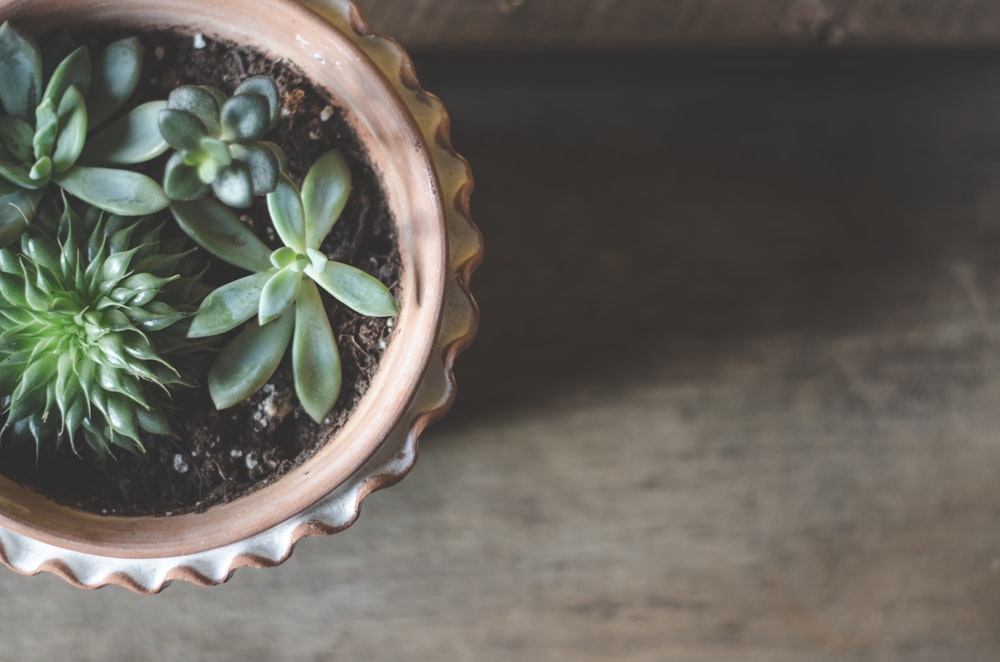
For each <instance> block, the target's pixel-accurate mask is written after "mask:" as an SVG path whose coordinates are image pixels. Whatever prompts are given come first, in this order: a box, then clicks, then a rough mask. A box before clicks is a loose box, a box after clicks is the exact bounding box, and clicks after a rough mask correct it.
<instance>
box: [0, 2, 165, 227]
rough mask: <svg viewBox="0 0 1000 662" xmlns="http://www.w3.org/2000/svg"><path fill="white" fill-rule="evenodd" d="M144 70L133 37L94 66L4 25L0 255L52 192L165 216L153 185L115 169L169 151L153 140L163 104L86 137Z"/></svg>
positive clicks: (74, 50) (76, 53)
mask: <svg viewBox="0 0 1000 662" xmlns="http://www.w3.org/2000/svg"><path fill="white" fill-rule="evenodd" d="M141 66H142V47H141V45H140V44H139V41H138V39H136V38H134V37H133V38H128V39H122V40H120V41H116V42H114V43H111V44H109V45H108V46H107V47H106V48H104V49H103V50H101V52H100V53H98V54H97V56H96V57H95V58H93V60H92V59H91V57H90V52H89V50H88V49H87V47H86V46H79V47H76V46H75V45H74V44H73V43H72V41H71V40H69V38H68V37H67V36H66V35H64V34H59V35H56V36H55V37H53V38H50V39H49V40H48V41H47V42H45V44H44V48H40V47H39V45H38V42H37V41H36V40H35V39H34V38H33V37H32V36H31V35H29V34H27V33H24V32H22V31H21V30H19V29H18V28H16V27H15V26H13V25H12V24H11V23H10V22H5V23H4V24H3V25H2V26H0V103H2V105H3V114H2V115H0V246H2V245H6V244H8V243H10V242H11V241H13V240H14V239H16V238H17V237H18V236H19V235H20V234H21V232H23V231H24V228H25V227H26V226H27V224H28V223H29V222H30V220H31V217H32V215H33V213H34V210H35V209H36V208H37V207H38V205H39V204H40V202H41V199H42V196H43V195H44V193H45V192H46V190H47V189H48V188H50V184H55V185H57V186H59V187H61V188H63V189H65V190H66V191H67V192H69V193H71V194H72V195H74V196H76V197H78V198H80V199H82V200H84V201H86V202H89V203H90V204H92V205H94V206H96V207H99V208H100V209H104V210H106V211H109V212H112V213H115V214H121V215H126V216H139V215H144V214H149V213H153V212H155V211H159V210H160V209H163V208H164V207H166V205H167V202H168V201H167V199H166V197H165V196H164V195H163V191H162V189H161V188H160V186H159V184H157V183H156V182H155V181H154V180H153V179H151V178H149V177H147V176H146V175H143V174H141V173H137V172H132V171H129V170H123V169H119V168H115V167H114V166H118V165H129V164H135V163H142V162H144V161H148V160H149V159H152V158H154V157H156V156H157V155H159V154H161V153H163V152H164V151H165V150H166V148H167V145H166V142H165V141H164V140H163V139H162V137H161V136H160V135H159V132H158V131H157V130H156V119H157V115H158V113H159V111H160V110H161V109H162V108H164V106H165V102H162V101H155V102H150V103H146V104H143V105H140V106H138V107H136V108H134V109H132V110H131V111H130V112H128V113H127V114H126V115H124V116H123V117H121V118H120V119H118V120H117V121H115V122H112V123H111V124H110V125H108V126H105V127H103V128H102V129H101V130H100V131H98V132H96V133H95V134H94V135H92V136H91V135H90V134H91V133H92V132H93V130H94V129H95V128H97V127H101V125H102V124H104V123H105V122H106V121H107V120H108V119H110V118H111V117H112V116H113V115H114V114H115V113H116V112H117V111H118V110H119V109H121V107H122V106H123V105H124V103H125V102H126V100H127V99H128V98H129V97H130V96H131V95H132V93H133V92H134V91H135V88H136V86H137V85H138V82H139V73H140V69H141Z"/></svg>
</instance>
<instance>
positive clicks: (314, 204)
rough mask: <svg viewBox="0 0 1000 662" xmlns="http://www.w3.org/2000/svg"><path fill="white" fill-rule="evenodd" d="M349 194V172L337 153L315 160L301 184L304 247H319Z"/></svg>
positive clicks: (333, 152)
mask: <svg viewBox="0 0 1000 662" xmlns="http://www.w3.org/2000/svg"><path fill="white" fill-rule="evenodd" d="M350 194H351V169H350V167H349V166H348V165H347V159H345V158H344V155H343V154H342V153H341V152H340V150H334V151H332V152H327V153H326V154H324V155H323V156H321V157H319V159H318V160H317V161H316V163H314V164H313V166H312V167H311V168H309V172H308V173H306V178H305V181H303V182H302V206H303V207H304V208H305V212H306V246H307V247H309V248H319V245H320V244H321V243H323V240H324V239H325V238H326V235H328V234H330V230H331V229H332V228H333V224H334V223H336V222H337V219H338V218H339V217H340V214H341V212H342V211H344V206H345V205H346V204H347V197H348V196H349V195H350Z"/></svg>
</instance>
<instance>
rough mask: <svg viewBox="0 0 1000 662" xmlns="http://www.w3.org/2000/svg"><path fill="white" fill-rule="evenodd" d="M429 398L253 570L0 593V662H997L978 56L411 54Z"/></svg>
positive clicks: (994, 269) (998, 415)
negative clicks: (388, 480)
mask: <svg viewBox="0 0 1000 662" xmlns="http://www.w3.org/2000/svg"><path fill="white" fill-rule="evenodd" d="M417 64H418V71H419V72H420V74H421V77H422V79H423V81H424V83H425V84H426V85H427V87H428V88H429V89H432V90H434V91H436V92H438V93H439V94H440V95H441V96H442V97H443V98H444V100H445V102H446V103H447V105H448V107H449V108H450V109H451V111H452V114H453V120H454V138H455V143H456V145H457V147H458V149H459V150H460V151H462V152H463V153H464V154H465V155H467V156H468V157H469V158H470V160H471V161H472V164H473V167H474V169H475V172H476V175H477V177H478V181H479V188H478V190H477V192H476V195H475V198H474V210H475V216H476V219H477V221H478V223H479V224H480V226H481V228H482V230H483V232H484V234H485V236H486V238H487V252H488V255H487V260H486V262H485V264H484V266H483V268H482V269H481V271H480V272H479V273H478V274H477V276H476V278H475V282H474V290H475V291H476V293H477V294H478V296H479V299H480V302H481V304H482V310H483V318H482V330H481V334H480V338H479V339H478V341H477V342H476V344H475V345H474V346H473V347H472V349H471V350H470V351H469V352H468V353H467V355H465V356H464V357H462V359H461V361H460V364H459V371H458V377H459V385H460V397H459V400H458V402H457V404H456V407H455V409H454V410H453V412H452V413H451V415H450V416H449V417H448V418H447V419H446V420H445V421H444V422H442V423H441V424H439V425H437V426H434V427H432V428H431V429H429V430H428V431H427V433H426V435H425V437H424V439H423V444H422V450H421V458H420V461H419V462H418V464H417V466H416V468H415V469H414V471H413V472H412V473H411V475H410V476H409V477H408V478H407V479H406V480H405V481H403V482H402V483H401V484H400V485H398V486H396V487H394V488H392V489H390V490H387V491H385V492H381V493H378V494H376V495H374V496H372V497H371V498H370V499H369V500H368V501H366V502H365V506H364V512H363V513H362V517H361V519H360V520H359V522H358V523H357V524H356V525H355V526H354V527H353V528H351V529H350V530H348V531H347V532H345V533H343V534H340V535H337V536H334V537H333V538H324V539H310V540H307V541H305V542H304V543H302V544H301V545H300V546H299V549H298V551H297V552H296V554H295V556H294V557H293V558H292V559H291V560H290V561H289V562H288V563H287V564H285V565H284V566H282V567H280V568H277V569H273V570H267V571H255V570H243V571H240V572H239V573H237V575H236V577H235V578H234V579H233V581H232V582H231V583H230V584H228V585H225V586H223V587H219V588H215V589H200V588H196V587H192V586H189V585H183V584H178V585H175V586H173V587H171V588H169V589H168V590H167V591H166V592H165V593H163V594H162V595H160V596H158V597H155V598H144V597H139V596H134V595H131V594H128V593H126V592H125V591H123V590H117V589H109V590H104V591H100V592H98V593H86V592H82V591H78V590H76V589H72V588H70V587H69V586H68V585H65V584H64V583H63V582H62V581H61V580H59V579H56V578H54V577H51V576H43V577H39V578H34V579H26V578H23V577H18V576H15V575H14V574H12V573H9V572H4V573H0V642H2V643H0V660H4V661H7V660H10V661H21V660H34V659H38V660H63V659H73V660H101V661H104V662H110V661H119V660H120V661H125V660H129V661H136V660H186V661H189V662H199V661H206V662H207V661H210V660H211V661H220V660H223V661H229V660H233V661H241V662H242V661H247V662H254V661H262V662H263V661H267V660H278V659H281V660H338V661H340V660H368V661H381V660H386V661H388V660H394V661H395V660H414V661H426V660H440V661H447V662H451V661H456V660H457V661H464V660H468V661H471V662H481V661H486V662H492V661H501V662H502V661H517V662H524V661H527V662H543V661H548V660H553V661H555V660H570V661H573V662H584V661H590V660H593V661H608V660H614V661H618V662H625V661H640V660H642V661H661V660H671V661H692V662H694V661H697V662H716V661H721V660H744V661H746V660H759V661H761V662H785V661H787V662H793V661H800V660H809V661H817V662H824V661H828V660H830V661H833V660H836V661H841V660H859V661H860V660H876V661H896V660H898V661H900V662H903V661H905V662H920V661H928V662H930V661H939V660H949V661H950V660H956V661H962V662H977V661H983V662H987V661H990V662H992V661H994V660H997V659H1000V480H998V473H1000V472H998V469H1000V54H997V53H992V52H986V53H932V54H919V53H896V54H886V53H871V52H867V53H866V52H862V53H842V54H824V53H812V54H804V53H799V54H787V53H786V54H772V55H767V54H757V55H752V54H750V55H748V54H746V53H736V54H731V55H713V54H710V53H700V54H698V53H675V54H669V53H668V54H661V55H657V56H655V57H643V56H637V55H632V56H628V55H606V56H579V57H570V56H552V55H550V56H545V57H527V56H524V57H518V56H496V55H494V56H481V57H462V58H453V57H447V56H431V55H425V56H424V57H422V58H418V62H417Z"/></svg>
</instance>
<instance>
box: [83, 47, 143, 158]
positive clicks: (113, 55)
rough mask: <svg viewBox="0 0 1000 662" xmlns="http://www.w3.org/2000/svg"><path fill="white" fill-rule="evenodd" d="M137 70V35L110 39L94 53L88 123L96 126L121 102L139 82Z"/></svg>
mask: <svg viewBox="0 0 1000 662" xmlns="http://www.w3.org/2000/svg"><path fill="white" fill-rule="evenodd" d="M141 73H142V43H141V42H140V41H139V38H138V37H128V38H126V39H120V40H118V41H115V42H112V43H110V44H108V46H107V48H105V49H104V50H103V51H101V52H100V53H98V54H97V57H95V58H94V63H93V76H92V79H91V82H90V90H89V91H88V92H87V110H88V112H89V113H90V125H91V126H92V127H95V126H99V125H100V124H102V123H103V122H104V121H105V120H106V119H108V118H109V117H111V116H112V115H114V114H115V113H116V112H117V111H118V110H119V109H120V108H121V107H122V106H124V105H125V102H126V101H127V100H128V98H129V97H130V96H132V93H133V92H135V88H136V87H137V86H138V85H139V76H140V74H141ZM133 163H137V162H135V161H134V162H133Z"/></svg>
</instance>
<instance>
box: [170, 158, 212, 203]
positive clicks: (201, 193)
mask: <svg viewBox="0 0 1000 662" xmlns="http://www.w3.org/2000/svg"><path fill="white" fill-rule="evenodd" d="M163 192H164V193H165V194H166V196H167V197H168V198H170V199H171V200H197V199H198V198H203V197H205V194H206V193H208V184H206V183H205V182H203V181H201V177H199V176H198V168H196V167H194V166H189V165H187V164H185V163H184V157H183V155H182V154H181V153H180V152H176V153H174V154H173V155H171V157H170V158H169V159H168V160H167V166H166V169H165V170H164V174H163Z"/></svg>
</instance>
